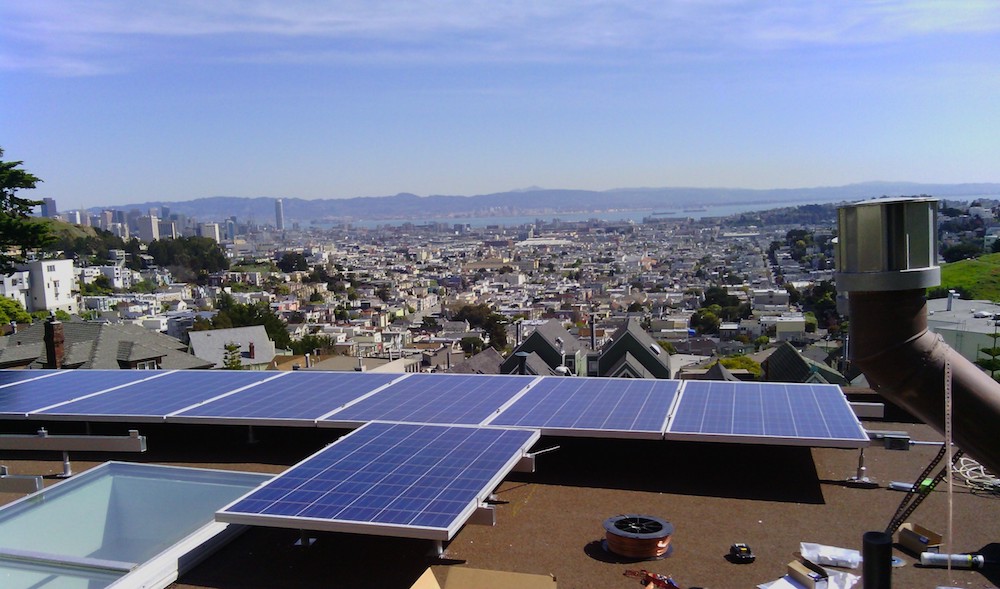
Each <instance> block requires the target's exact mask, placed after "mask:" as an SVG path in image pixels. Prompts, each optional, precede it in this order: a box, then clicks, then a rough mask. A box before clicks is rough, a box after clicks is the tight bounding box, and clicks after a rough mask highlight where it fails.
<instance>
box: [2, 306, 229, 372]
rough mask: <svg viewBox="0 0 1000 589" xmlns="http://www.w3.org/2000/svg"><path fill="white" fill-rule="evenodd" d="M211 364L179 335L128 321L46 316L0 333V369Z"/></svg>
mask: <svg viewBox="0 0 1000 589" xmlns="http://www.w3.org/2000/svg"><path fill="white" fill-rule="evenodd" d="M60 341H61V342H62V343H61V344H60V343H59V342H60ZM211 366H212V362H210V361H208V360H206V359H205V358H202V357H199V356H197V355H192V354H189V353H188V352H187V349H186V346H185V345H184V344H183V343H182V342H181V341H180V340H178V339H176V338H172V337H170V336H168V335H164V334H162V333H158V332H155V331H150V330H148V329H145V328H143V327H141V326H139V325H134V324H131V323H123V324H113V323H96V322H88V321H66V322H62V321H57V320H55V319H53V318H50V319H49V320H47V321H45V322H38V323H34V324H32V325H30V326H28V327H20V328H18V330H17V332H16V333H13V334H11V335H9V336H6V337H0V368H95V369H111V370H118V369H163V370H177V369H192V368H210V367H211Z"/></svg>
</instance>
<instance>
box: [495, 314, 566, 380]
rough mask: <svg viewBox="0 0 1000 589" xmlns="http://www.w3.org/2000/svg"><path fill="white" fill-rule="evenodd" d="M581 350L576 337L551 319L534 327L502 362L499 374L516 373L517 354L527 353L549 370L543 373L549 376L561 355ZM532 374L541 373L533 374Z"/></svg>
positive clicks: (559, 362) (558, 362)
mask: <svg viewBox="0 0 1000 589" xmlns="http://www.w3.org/2000/svg"><path fill="white" fill-rule="evenodd" d="M581 349H583V348H582V347H581V345H580V342H579V341H578V340H577V339H576V337H574V336H573V335H572V334H570V332H568V331H566V328H565V327H563V326H562V323H560V322H559V321H558V320H557V319H552V320H550V321H546V322H545V323H543V324H541V325H539V326H538V327H536V328H535V330H534V331H533V332H531V333H530V334H529V335H528V337H526V338H525V339H524V341H522V342H521V345H519V346H517V347H516V348H514V351H513V352H512V353H511V355H510V356H508V357H507V359H506V360H504V362H503V365H502V366H501V367H500V372H502V373H504V374H514V373H516V372H517V370H518V366H519V360H518V359H517V352H529V353H531V354H532V355H534V356H535V357H536V358H537V359H538V361H540V362H542V363H544V364H545V365H546V366H547V367H548V368H549V371H548V372H546V373H545V374H549V373H551V372H552V370H554V369H555V368H556V367H557V366H559V365H560V364H561V363H562V354H563V353H565V354H566V355H567V356H573V355H575V354H576V353H577V352H579V351H580V350H581ZM546 359H547V360H546ZM534 374H541V373H539V372H535V373H534Z"/></svg>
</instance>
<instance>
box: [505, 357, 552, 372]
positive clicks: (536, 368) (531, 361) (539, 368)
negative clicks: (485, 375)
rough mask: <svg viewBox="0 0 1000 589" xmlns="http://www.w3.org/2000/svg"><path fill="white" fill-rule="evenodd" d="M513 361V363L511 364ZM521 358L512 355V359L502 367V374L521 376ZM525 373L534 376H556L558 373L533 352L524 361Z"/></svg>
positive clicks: (508, 359)
mask: <svg viewBox="0 0 1000 589" xmlns="http://www.w3.org/2000/svg"><path fill="white" fill-rule="evenodd" d="M511 361H513V362H511ZM520 370H521V366H520V358H519V357H517V356H514V355H511V356H510V358H507V360H506V361H505V362H504V363H503V365H502V366H501V367H500V374H520ZM524 372H525V374H533V375H536V376H554V375H555V374H556V372H555V371H554V370H552V367H551V366H549V365H548V364H547V363H546V362H545V360H543V359H542V358H541V356H539V355H538V354H536V353H534V352H532V353H530V354H529V355H528V357H527V358H525V361H524Z"/></svg>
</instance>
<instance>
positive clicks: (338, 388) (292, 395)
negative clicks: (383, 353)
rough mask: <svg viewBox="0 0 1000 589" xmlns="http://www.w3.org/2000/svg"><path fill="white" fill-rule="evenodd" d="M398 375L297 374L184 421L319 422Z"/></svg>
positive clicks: (187, 414) (213, 404)
mask: <svg viewBox="0 0 1000 589" xmlns="http://www.w3.org/2000/svg"><path fill="white" fill-rule="evenodd" d="M400 376H401V375H399V374H378V373H376V374H370V373H363V372H361V373H359V372H307V371H295V372H290V373H287V374H285V375H284V376H281V377H280V378H277V379H275V380H272V381H268V382H265V383H262V384H259V385H257V386H254V387H250V388H249V389H246V390H243V391H240V392H238V393H236V394H233V395H229V396H226V397H223V398H221V399H217V400H215V401H210V402H208V403H205V404H204V405H199V406H198V407H195V408H193V409H190V410H188V411H184V412H182V413H179V414H178V415H179V416H183V417H220V418H242V419H319V418H320V417H322V416H324V415H326V414H327V413H330V412H331V411H333V410H334V409H337V408H338V407H340V406H342V405H344V404H345V403H348V402H350V401H353V400H354V399H357V398H358V397H361V396H362V395H364V394H366V393H368V392H371V391H373V390H375V389H377V388H378V387H380V386H382V385H385V384H388V383H390V382H392V381H393V380H394V379H397V378H400Z"/></svg>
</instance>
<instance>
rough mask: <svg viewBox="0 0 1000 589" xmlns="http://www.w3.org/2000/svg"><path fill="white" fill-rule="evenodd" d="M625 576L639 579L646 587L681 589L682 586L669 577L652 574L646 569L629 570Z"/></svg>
mask: <svg viewBox="0 0 1000 589" xmlns="http://www.w3.org/2000/svg"><path fill="white" fill-rule="evenodd" d="M625 576H626V577H631V578H634V579H639V583H640V584H641V585H644V586H646V587H650V586H652V587H659V588H661V589H681V586H680V585H678V584H677V583H676V582H675V581H674V580H673V578H671V577H670V576H669V575H661V574H659V573H651V572H649V571H647V570H646V569H639V570H627V571H625Z"/></svg>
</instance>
